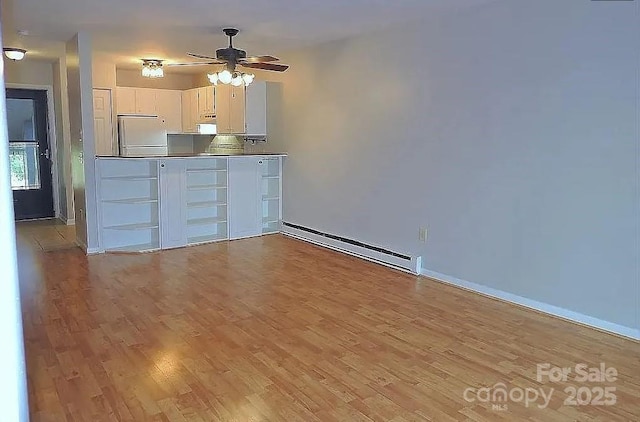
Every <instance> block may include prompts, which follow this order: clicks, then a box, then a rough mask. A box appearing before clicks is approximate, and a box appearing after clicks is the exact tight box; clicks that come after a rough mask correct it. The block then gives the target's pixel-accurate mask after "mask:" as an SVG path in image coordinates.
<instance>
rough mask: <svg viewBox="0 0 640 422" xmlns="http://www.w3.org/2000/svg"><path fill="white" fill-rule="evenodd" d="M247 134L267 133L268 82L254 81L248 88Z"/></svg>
mask: <svg viewBox="0 0 640 422" xmlns="http://www.w3.org/2000/svg"><path fill="white" fill-rule="evenodd" d="M246 92H247V94H246V99H247V104H246V112H245V116H246V119H247V135H264V136H266V135H267V83H266V82H265V81H253V83H252V84H251V85H249V86H248V87H247V88H246Z"/></svg>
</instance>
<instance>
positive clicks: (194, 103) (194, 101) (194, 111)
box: [189, 89, 199, 133]
mask: <svg viewBox="0 0 640 422" xmlns="http://www.w3.org/2000/svg"><path fill="white" fill-rule="evenodd" d="M189 103H190V104H191V106H190V108H191V114H190V118H189V119H190V120H189V132H190V133H195V132H197V130H196V129H197V126H198V120H199V116H198V90H197V89H190V90H189Z"/></svg>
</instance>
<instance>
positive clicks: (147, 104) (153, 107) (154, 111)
mask: <svg viewBox="0 0 640 422" xmlns="http://www.w3.org/2000/svg"><path fill="white" fill-rule="evenodd" d="M135 92H136V94H135V95H136V114H144V115H149V116H157V115H158V107H157V98H156V90H155V89H149V88H136V89H135Z"/></svg>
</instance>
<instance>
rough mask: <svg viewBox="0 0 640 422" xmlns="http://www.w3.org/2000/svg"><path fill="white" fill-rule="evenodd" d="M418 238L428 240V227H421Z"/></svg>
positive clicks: (423, 240)
mask: <svg viewBox="0 0 640 422" xmlns="http://www.w3.org/2000/svg"><path fill="white" fill-rule="evenodd" d="M418 239H419V240H420V241H421V242H426V241H427V228H426V227H420V230H419V232H418Z"/></svg>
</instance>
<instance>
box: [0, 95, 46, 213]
mask: <svg viewBox="0 0 640 422" xmlns="http://www.w3.org/2000/svg"><path fill="white" fill-rule="evenodd" d="M7 128H8V131H9V159H10V164H11V189H12V190H13V205H14V209H15V214H16V220H28V219H33V218H49V217H53V216H54V210H53V186H52V182H51V159H50V157H51V150H50V148H49V139H48V131H47V128H48V124H47V91H39V90H31V89H7Z"/></svg>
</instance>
